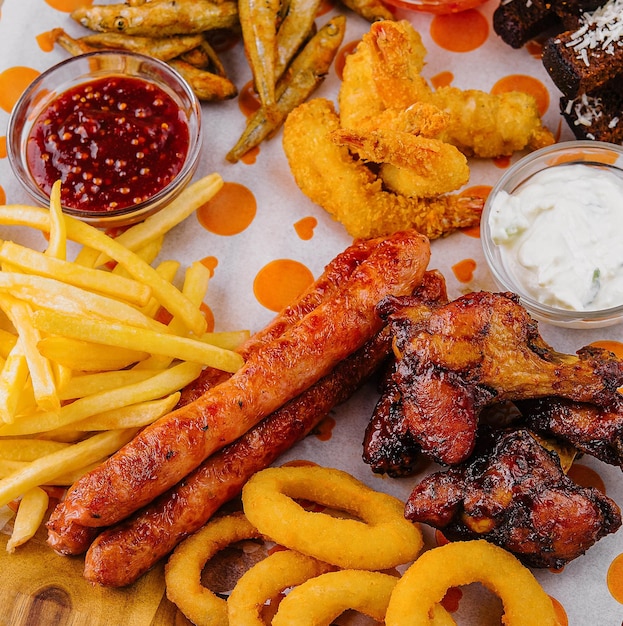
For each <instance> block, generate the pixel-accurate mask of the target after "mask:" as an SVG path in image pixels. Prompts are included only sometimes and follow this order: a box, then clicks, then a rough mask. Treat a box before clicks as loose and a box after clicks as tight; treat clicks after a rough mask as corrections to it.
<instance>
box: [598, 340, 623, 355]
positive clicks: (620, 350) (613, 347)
mask: <svg viewBox="0 0 623 626" xmlns="http://www.w3.org/2000/svg"><path fill="white" fill-rule="evenodd" d="M591 346H595V347H596V348H603V349H604V350H609V351H610V352H612V353H613V354H615V355H616V356H617V357H618V358H619V359H623V343H621V342H620V341H613V340H611V339H603V340H602V341H593V342H592V343H591Z"/></svg>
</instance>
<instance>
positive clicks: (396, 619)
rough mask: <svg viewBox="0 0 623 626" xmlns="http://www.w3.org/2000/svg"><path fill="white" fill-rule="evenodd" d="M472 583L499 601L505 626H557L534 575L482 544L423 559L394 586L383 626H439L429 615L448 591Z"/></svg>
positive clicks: (449, 547) (436, 551)
mask: <svg viewBox="0 0 623 626" xmlns="http://www.w3.org/2000/svg"><path fill="white" fill-rule="evenodd" d="M473 582H479V583H482V584H483V585H484V586H485V587H487V588H488V589H489V590H491V591H492V592H493V593H495V594H496V595H498V596H499V597H500V599H501V600H502V603H503V605H504V615H503V618H502V621H503V623H504V624H506V626H519V625H521V626H556V625H557V624H558V621H557V620H556V615H555V613H554V605H553V603H552V601H551V599H550V597H549V596H548V595H547V594H546V593H545V591H544V590H543V588H542V587H541V585H539V583H538V581H537V580H536V578H535V577H534V576H533V575H532V572H531V571H530V570H529V569H528V568H527V567H525V566H524V565H523V564H522V563H521V562H520V561H519V560H518V559H517V558H516V557H514V556H513V555H512V554H511V553H510V552H507V551H506V550H504V549H503V548H500V547H498V546H496V545H493V544H491V543H489V542H488V541H485V540H484V539H479V540H475V541H457V542H454V543H448V544H446V545H444V546H440V547H438V548H433V549H432V550H429V551H428V552H425V553H424V554H422V555H421V556H420V557H419V558H418V559H417V561H415V563H413V564H412V565H411V566H410V567H409V568H408V569H407V571H406V572H405V573H404V575H403V576H402V578H401V579H400V580H399V581H398V583H397V584H396V588H395V589H394V593H393V594H392V597H391V599H390V601H389V606H388V607H387V614H386V616H385V624H386V626H425V625H426V626H430V625H432V624H434V623H436V622H432V621H431V619H430V611H431V610H432V609H433V608H435V607H436V606H437V605H438V603H439V602H441V600H442V599H443V597H444V595H445V593H446V591H447V589H448V588H449V587H458V586H461V585H467V584H470V583H473ZM450 623H452V624H454V621H452V622H450Z"/></svg>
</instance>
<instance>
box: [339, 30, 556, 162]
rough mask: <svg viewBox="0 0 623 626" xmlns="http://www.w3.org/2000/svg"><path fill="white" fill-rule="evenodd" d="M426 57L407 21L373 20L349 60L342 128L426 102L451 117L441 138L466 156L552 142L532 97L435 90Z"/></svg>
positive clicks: (342, 93) (377, 122) (367, 125)
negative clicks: (425, 72) (428, 78)
mask: <svg viewBox="0 0 623 626" xmlns="http://www.w3.org/2000/svg"><path fill="white" fill-rule="evenodd" d="M425 56H426V48H425V47H424V45H423V44H422V39H421V37H420V35H419V33H418V32H417V31H416V30H415V29H414V28H413V26H411V24H410V23H409V22H407V21H398V22H392V21H387V22H377V23H374V24H372V25H371V27H370V30H369V32H368V33H366V34H365V35H364V36H363V38H362V40H361V42H360V43H359V45H358V46H357V49H356V51H355V52H354V53H353V54H352V55H350V56H349V57H347V59H346V64H345V67H344V80H343V82H342V86H341V89H340V94H339V106H340V119H341V124H342V126H343V127H345V128H361V127H362V125H363V127H364V128H366V129H372V128H374V127H375V125H376V127H377V128H378V127H382V124H383V121H382V119H381V118H379V116H380V115H381V114H382V113H383V112H384V111H385V110H386V109H406V108H408V107H410V106H412V105H413V104H414V103H426V104H428V105H429V106H433V107H436V108H437V109H438V110H440V111H442V112H444V113H445V114H446V115H447V121H446V126H445V128H444V129H443V130H440V131H439V133H438V135H437V138H438V139H440V140H442V141H444V142H447V143H451V144H453V145H454V146H456V147H458V148H459V149H460V150H461V151H462V152H463V153H464V154H466V155H468V156H477V157H486V158H491V157H495V156H504V155H510V154H512V153H513V152H515V151H518V150H523V149H524V148H528V149H530V150H535V149H538V148H542V147H544V146H547V145H550V144H552V143H554V137H553V135H552V133H551V132H550V131H549V130H548V129H547V128H545V127H544V126H543V124H542V122H541V119H540V116H539V112H538V109H537V106H536V102H535V100H534V98H533V97H532V96H530V95H528V94H525V93H522V92H517V91H514V92H508V93H504V94H495V95H494V94H489V93H486V92H484V91H479V90H476V89H469V90H461V89H458V88H456V87H441V88H439V89H437V90H433V89H432V88H431V87H430V86H429V85H428V83H427V81H426V79H425V78H423V77H422V75H421V71H422V68H423V67H424V59H425Z"/></svg>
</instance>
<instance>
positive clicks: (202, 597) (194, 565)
mask: <svg viewBox="0 0 623 626" xmlns="http://www.w3.org/2000/svg"><path fill="white" fill-rule="evenodd" d="M262 538H263V537H262V535H261V534H260V533H258V531H257V530H256V529H255V528H254V527H253V526H252V525H251V524H250V523H249V522H248V520H247V519H246V517H245V516H244V515H243V514H242V513H232V514H231V515H227V516H224V517H218V518H214V520H212V521H211V522H209V523H208V524H206V525H205V526H204V527H203V528H202V529H201V530H198V531H197V532H196V533H195V534H193V535H191V536H190V537H188V538H187V539H185V540H184V541H182V542H181V543H180V544H179V545H178V546H177V548H176V549H175V551H174V552H173V554H172V555H171V557H170V558H169V560H168V562H167V564H166V567H165V573H164V575H165V583H166V592H167V598H168V599H169V600H170V601H171V602H173V603H174V604H175V605H177V608H178V609H179V610H180V611H181V612H182V613H183V614H184V615H185V616H186V617H187V618H188V619H189V620H190V621H191V622H193V624H195V626H229V621H228V619H227V602H226V601H225V600H223V599H222V598H219V597H218V596H217V595H216V594H214V593H212V592H211V591H210V590H209V589H207V588H206V587H204V586H203V585H202V584H201V571H202V570H203V568H204V567H205V564H206V563H207V561H208V560H209V559H210V558H211V557H212V556H214V555H215V554H216V553H217V552H219V551H220V550H222V549H224V548H226V547H227V546H228V545H230V544H232V543H235V542H237V541H242V540H243V539H262Z"/></svg>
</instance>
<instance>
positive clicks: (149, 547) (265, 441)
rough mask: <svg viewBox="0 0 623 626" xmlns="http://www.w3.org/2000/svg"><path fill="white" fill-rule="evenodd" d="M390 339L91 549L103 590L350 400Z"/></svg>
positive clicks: (170, 543) (92, 571) (194, 525)
mask: <svg viewBox="0 0 623 626" xmlns="http://www.w3.org/2000/svg"><path fill="white" fill-rule="evenodd" d="M390 350H391V337H390V334H389V331H388V330H387V329H384V330H382V331H381V332H380V333H379V334H377V335H376V337H374V338H373V339H372V340H371V341H369V342H368V343H367V344H366V345H365V346H364V347H363V348H361V349H360V350H359V351H358V352H356V353H355V354H353V355H352V356H350V357H349V358H348V359H346V360H344V361H342V362H341V363H339V364H338V365H337V366H336V368H335V369H334V370H333V372H331V373H330V374H329V375H328V376H325V377H324V378H323V379H321V380H319V381H318V382H317V383H316V384H315V385H313V386H312V387H310V388H309V389H307V390H306V391H304V392H303V393H302V394H301V395H300V396H298V397H297V398H295V399H293V400H291V401H290V402H289V403H288V404H286V405H285V406H283V407H282V408H280V409H279V410H277V411H275V412H274V413H272V414H271V415H270V416H268V417H266V418H265V419H264V420H262V421H261V422H260V423H259V424H258V425H257V426H255V427H254V428H252V429H251V430H250V431H249V432H247V433H246V434H245V435H244V436H243V437H241V438H240V439H238V440H236V441H235V442H234V443H232V444H230V445H228V446H226V447H225V448H223V449H222V450H221V451H219V452H217V453H216V454H214V455H212V456H211V457H209V458H208V459H206V460H205V461H204V462H203V464H202V465H201V466H200V467H199V468H197V469H196V470H195V471H194V472H192V473H191V474H190V475H189V476H188V477H187V478H185V479H184V480H183V481H182V482H181V483H180V484H178V485H176V486H175V487H174V488H173V489H171V490H169V491H168V492H167V493H165V494H163V495H162V496H160V497H159V498H158V499H156V500H155V501H154V502H152V503H151V504H150V505H149V506H148V507H146V508H145V509H143V510H142V511H139V512H138V513H137V514H136V515H134V516H133V517H132V518H129V519H128V520H126V521H124V522H121V523H120V524H119V525H118V526H116V527H113V528H110V529H106V530H104V531H103V532H102V533H101V534H100V535H99V536H98V537H97V539H96V540H95V541H94V543H93V544H92V545H91V547H90V548H89V550H88V552H87V554H86V559H85V569H84V575H85V578H87V580H89V581H91V582H95V583H99V584H100V585H106V586H112V587H120V586H125V585H129V584H131V583H133V582H134V581H135V580H137V579H138V578H139V577H140V576H141V575H142V574H144V573H145V572H146V571H147V570H148V569H149V568H151V567H152V566H153V565H154V564H155V563H157V562H158V560H160V559H161V558H163V557H165V556H166V555H167V554H168V553H169V552H170V551H171V550H173V548H174V547H175V546H176V545H177V544H178V543H179V542H180V541H181V540H182V539H184V537H186V536H187V535H189V534H191V533H193V532H195V531H196V530H198V529H199V528H201V526H203V525H204V524H205V523H206V522H207V521H208V520H209V519H210V517H211V516H212V515H213V514H214V513H215V512H216V511H217V509H218V508H219V507H220V506H221V505H222V504H224V503H225V502H228V501H229V500H231V499H232V498H235V497H236V496H237V495H238V494H239V493H240V491H241V490H242V487H243V485H244V484H245V483H246V481H247V480H248V479H249V478H250V477H251V476H252V475H253V474H254V473H255V472H257V471H259V470H261V469H264V468H265V467H268V466H269V465H270V464H271V463H273V462H274V461H275V460H276V459H277V458H278V457H279V456H280V455H281V454H282V453H283V452H285V451H286V450H288V449H289V448H291V447H292V446H293V445H295V444H296V443H297V442H298V441H300V440H301V439H303V438H304V437H305V436H306V435H308V434H309V433H310V431H311V430H312V429H313V428H314V427H315V426H317V424H318V423H319V422H320V421H321V420H322V419H323V418H324V417H325V416H326V415H327V414H328V413H329V412H330V411H331V409H332V408H333V407H334V406H335V405H337V404H340V403H341V402H344V401H345V400H347V399H348V398H349V397H350V396H351V395H352V393H353V392H354V391H355V390H356V389H357V388H358V387H359V386H360V385H361V383H362V382H363V381H365V380H366V379H367V378H368V377H369V376H370V375H371V374H372V373H373V372H374V371H375V370H376V369H377V368H378V367H379V366H380V364H381V363H382V362H383V360H384V359H385V357H387V356H388V354H389V352H390Z"/></svg>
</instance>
